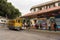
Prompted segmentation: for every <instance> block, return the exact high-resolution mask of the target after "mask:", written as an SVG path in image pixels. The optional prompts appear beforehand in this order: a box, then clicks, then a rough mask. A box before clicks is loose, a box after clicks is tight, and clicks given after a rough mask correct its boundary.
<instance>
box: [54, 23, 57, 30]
mask: <svg viewBox="0 0 60 40" xmlns="http://www.w3.org/2000/svg"><path fill="white" fill-rule="evenodd" d="M54 30H55V31H56V30H57V24H56V23H55V22H54Z"/></svg>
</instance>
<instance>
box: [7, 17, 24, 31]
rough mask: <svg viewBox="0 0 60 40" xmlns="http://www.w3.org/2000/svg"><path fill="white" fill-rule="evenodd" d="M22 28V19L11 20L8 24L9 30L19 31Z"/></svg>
mask: <svg viewBox="0 0 60 40" xmlns="http://www.w3.org/2000/svg"><path fill="white" fill-rule="evenodd" d="M22 26H23V23H22V18H16V19H11V20H9V22H8V28H9V29H17V30H20V29H22Z"/></svg>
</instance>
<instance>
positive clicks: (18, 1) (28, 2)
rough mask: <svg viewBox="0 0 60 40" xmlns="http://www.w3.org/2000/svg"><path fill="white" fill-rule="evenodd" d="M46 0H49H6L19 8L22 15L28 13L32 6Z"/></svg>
mask: <svg viewBox="0 0 60 40" xmlns="http://www.w3.org/2000/svg"><path fill="white" fill-rule="evenodd" d="M48 1H51V0H8V2H11V3H12V4H13V5H14V6H15V8H17V9H19V11H20V12H21V13H22V15H25V14H27V13H29V12H30V8H31V7H32V6H34V5H38V4H41V3H44V2H48Z"/></svg>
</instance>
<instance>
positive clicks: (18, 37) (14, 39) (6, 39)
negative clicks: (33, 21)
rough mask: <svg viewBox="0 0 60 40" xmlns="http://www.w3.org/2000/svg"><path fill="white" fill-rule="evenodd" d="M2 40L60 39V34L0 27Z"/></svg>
mask: <svg viewBox="0 0 60 40" xmlns="http://www.w3.org/2000/svg"><path fill="white" fill-rule="evenodd" d="M0 40H60V34H53V33H45V32H32V31H26V30H25V31H24V30H23V31H22V30H21V31H14V30H13V31H12V30H9V29H6V28H2V29H1V28H0Z"/></svg>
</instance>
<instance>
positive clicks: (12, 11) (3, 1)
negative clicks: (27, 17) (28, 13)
mask: <svg viewBox="0 0 60 40" xmlns="http://www.w3.org/2000/svg"><path fill="white" fill-rule="evenodd" d="M0 16H3V17H7V18H9V19H13V18H16V17H18V16H21V12H19V10H18V9H17V8H15V7H14V6H13V5H12V4H11V3H8V2H7V0H0Z"/></svg>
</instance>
